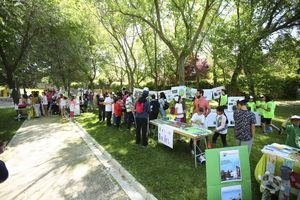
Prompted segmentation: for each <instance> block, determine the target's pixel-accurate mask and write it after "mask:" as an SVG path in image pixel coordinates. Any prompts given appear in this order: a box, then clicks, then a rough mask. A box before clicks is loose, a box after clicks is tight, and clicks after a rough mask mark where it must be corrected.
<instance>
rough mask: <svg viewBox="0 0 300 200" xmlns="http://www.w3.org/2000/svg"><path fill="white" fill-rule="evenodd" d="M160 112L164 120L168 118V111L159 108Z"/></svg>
mask: <svg viewBox="0 0 300 200" xmlns="http://www.w3.org/2000/svg"><path fill="white" fill-rule="evenodd" d="M159 112H160V114H161V116H162V118H166V111H165V110H164V109H163V108H159Z"/></svg>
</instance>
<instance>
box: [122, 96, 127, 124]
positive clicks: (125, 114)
mask: <svg viewBox="0 0 300 200" xmlns="http://www.w3.org/2000/svg"><path fill="white" fill-rule="evenodd" d="M128 94H129V92H128V91H125V94H124V95H123V98H122V101H123V106H122V112H123V113H124V124H127V121H128V115H127V111H126V99H127V98H128Z"/></svg>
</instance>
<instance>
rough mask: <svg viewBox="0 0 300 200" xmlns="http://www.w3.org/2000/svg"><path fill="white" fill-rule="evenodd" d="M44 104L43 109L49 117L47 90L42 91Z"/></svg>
mask: <svg viewBox="0 0 300 200" xmlns="http://www.w3.org/2000/svg"><path fill="white" fill-rule="evenodd" d="M42 94H43V96H42V105H43V110H44V115H45V116H46V117H47V116H48V98H47V95H46V92H43V93H42Z"/></svg>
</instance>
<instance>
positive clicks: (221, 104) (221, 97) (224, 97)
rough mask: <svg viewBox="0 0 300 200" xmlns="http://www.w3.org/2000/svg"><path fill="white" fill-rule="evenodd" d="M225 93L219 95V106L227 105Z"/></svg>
mask: <svg viewBox="0 0 300 200" xmlns="http://www.w3.org/2000/svg"><path fill="white" fill-rule="evenodd" d="M227 101H228V99H227V94H225V95H221V96H220V106H226V105H227Z"/></svg>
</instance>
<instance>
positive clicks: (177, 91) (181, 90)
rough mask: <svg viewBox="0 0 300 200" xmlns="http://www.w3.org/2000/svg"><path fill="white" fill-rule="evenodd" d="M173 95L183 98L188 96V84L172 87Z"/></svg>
mask: <svg viewBox="0 0 300 200" xmlns="http://www.w3.org/2000/svg"><path fill="white" fill-rule="evenodd" d="M171 92H172V96H173V98H174V96H181V97H182V98H186V86H177V87H172V88H171Z"/></svg>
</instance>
